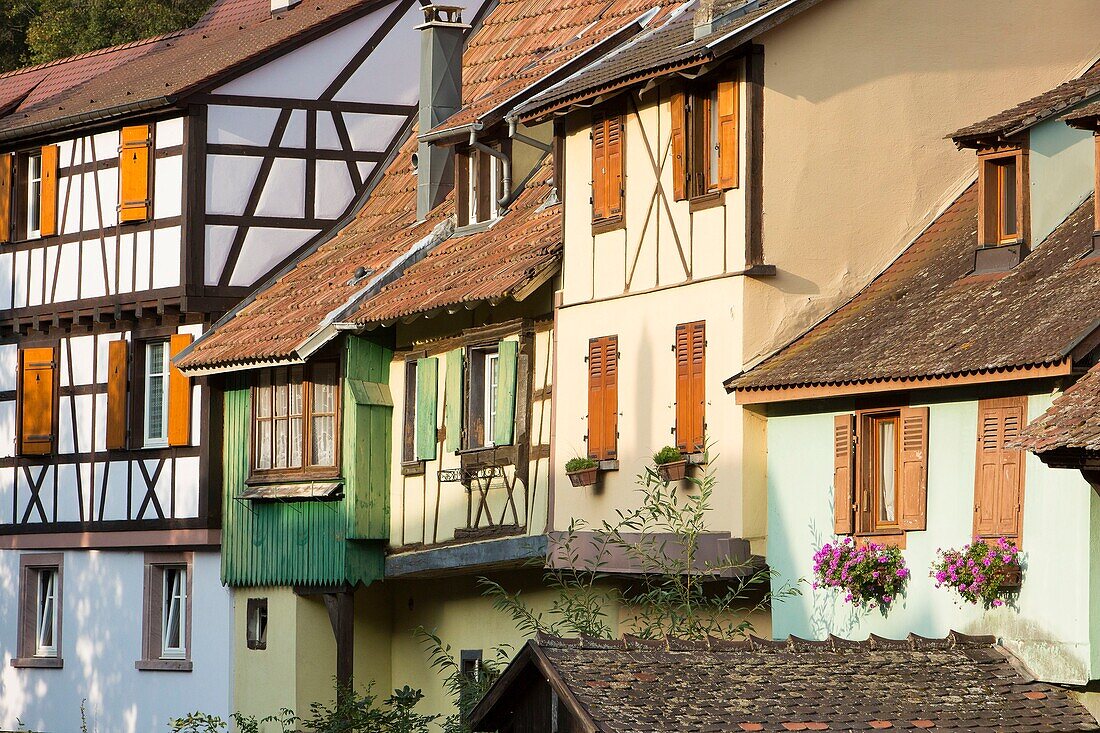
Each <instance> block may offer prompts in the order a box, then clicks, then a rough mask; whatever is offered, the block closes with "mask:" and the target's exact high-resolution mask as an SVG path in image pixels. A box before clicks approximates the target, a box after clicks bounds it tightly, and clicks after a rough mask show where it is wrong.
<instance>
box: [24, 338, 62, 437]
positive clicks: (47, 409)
mask: <svg viewBox="0 0 1100 733" xmlns="http://www.w3.org/2000/svg"><path fill="white" fill-rule="evenodd" d="M20 356H21V357H22V365H21V369H22V374H21V377H22V378H21V379H20V382H19V389H20V394H19V405H20V413H21V414H20V447H19V452H20V453H22V454H23V455H43V454H47V453H50V452H51V451H52V450H53V409H54V407H53V406H54V350H53V349H52V348H41V349H24V350H23V351H22V353H21V354H20Z"/></svg>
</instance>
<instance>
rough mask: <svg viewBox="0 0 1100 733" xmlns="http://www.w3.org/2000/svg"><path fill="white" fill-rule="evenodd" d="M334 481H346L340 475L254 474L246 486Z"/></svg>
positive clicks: (248, 479) (245, 483) (247, 480)
mask: <svg viewBox="0 0 1100 733" xmlns="http://www.w3.org/2000/svg"><path fill="white" fill-rule="evenodd" d="M333 481H336V482H340V483H343V481H344V479H343V477H342V476H341V475H340V474H339V473H328V472H326V473H316V474H313V473H309V474H303V473H279V474H275V473H273V474H271V475H267V474H264V475H262V476H257V475H255V474H253V475H252V476H249V477H248V478H247V479H245V482H244V485H245V486H269V485H271V484H314V483H321V482H324V483H331V482H333Z"/></svg>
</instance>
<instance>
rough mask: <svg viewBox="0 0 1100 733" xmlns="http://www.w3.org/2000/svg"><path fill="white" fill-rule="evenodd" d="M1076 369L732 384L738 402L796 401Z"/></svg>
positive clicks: (1064, 364)
mask: <svg viewBox="0 0 1100 733" xmlns="http://www.w3.org/2000/svg"><path fill="white" fill-rule="evenodd" d="M1072 372H1073V363H1072V360H1071V359H1069V358H1065V359H1063V360H1061V361H1059V362H1055V363H1053V364H1041V365H1031V366H1025V367H1015V368H1013V367H1009V368H1005V369H998V370H996V371H981V372H970V373H966V374H947V375H933V376H921V377H909V378H899V379H882V380H875V381H863V382H849V383H845V384H800V385H790V386H784V387H764V388H738V387H733V388H730V391H731V392H733V393H734V397H735V400H736V403H737V404H738V405H760V404H767V403H771V402H793V401H795V400H814V399H823V398H828V397H844V396H848V395H864V394H875V393H881V392H894V391H899V390H913V389H934V388H939V387H958V386H964V385H973V384H993V383H997V382H1013V381H1017V380H1020V379H1043V378H1049V377H1064V376H1067V375H1069V374H1071V373H1072Z"/></svg>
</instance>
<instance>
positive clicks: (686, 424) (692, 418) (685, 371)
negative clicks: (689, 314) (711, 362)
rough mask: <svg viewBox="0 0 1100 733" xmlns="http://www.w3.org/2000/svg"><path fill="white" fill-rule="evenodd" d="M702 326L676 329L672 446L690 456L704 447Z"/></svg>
mask: <svg viewBox="0 0 1100 733" xmlns="http://www.w3.org/2000/svg"><path fill="white" fill-rule="evenodd" d="M705 378H706V326H705V324H704V322H703V321H697V322H695V323H682V324H680V325H679V326H677V327H676V447H677V448H679V449H680V450H681V451H683V452H686V453H694V452H697V451H701V450H703V448H704V447H705V446H704V445H703V442H704V440H705V436H704V433H705V432H706V425H705V420H706V388H705Z"/></svg>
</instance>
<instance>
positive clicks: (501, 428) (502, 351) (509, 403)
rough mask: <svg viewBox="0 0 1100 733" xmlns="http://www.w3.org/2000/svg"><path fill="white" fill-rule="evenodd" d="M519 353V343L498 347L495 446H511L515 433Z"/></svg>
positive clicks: (510, 342) (513, 342)
mask: <svg viewBox="0 0 1100 733" xmlns="http://www.w3.org/2000/svg"><path fill="white" fill-rule="evenodd" d="M518 352H519V342H518V341H501V342H500V344H498V345H497V396H496V399H497V424H496V429H495V430H494V431H493V443H494V444H495V445H511V444H512V439H513V434H514V433H515V427H516V354H517V353H518Z"/></svg>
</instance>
